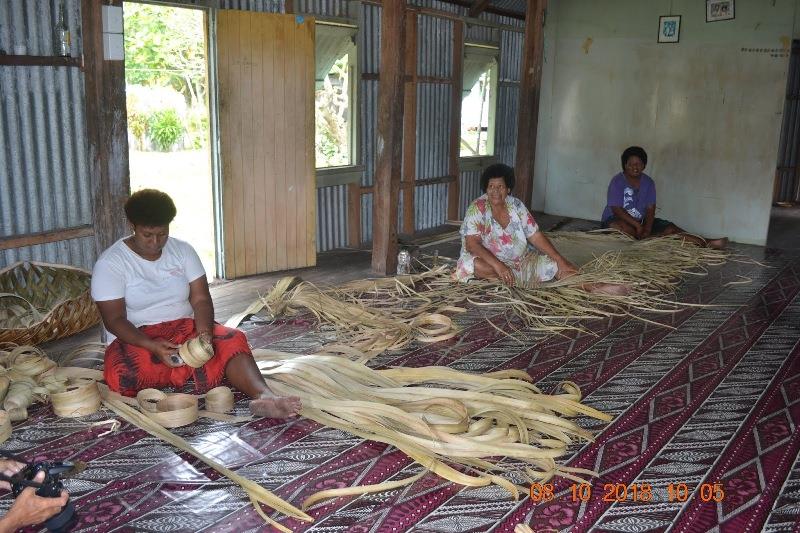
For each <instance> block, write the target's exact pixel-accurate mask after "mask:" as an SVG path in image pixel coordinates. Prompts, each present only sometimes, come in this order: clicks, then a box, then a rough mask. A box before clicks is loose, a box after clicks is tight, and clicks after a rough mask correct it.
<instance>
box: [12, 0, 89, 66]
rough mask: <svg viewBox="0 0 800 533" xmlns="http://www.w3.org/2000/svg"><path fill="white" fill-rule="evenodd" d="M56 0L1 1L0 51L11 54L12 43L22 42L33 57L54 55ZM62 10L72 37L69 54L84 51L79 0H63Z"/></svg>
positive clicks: (77, 54) (76, 55)
mask: <svg viewBox="0 0 800 533" xmlns="http://www.w3.org/2000/svg"><path fill="white" fill-rule="evenodd" d="M58 6H59V2H58V0H37V1H27V2H23V1H20V0H0V50H3V51H4V52H6V53H7V54H13V53H14V46H17V45H24V46H25V48H26V50H27V54H28V55H33V56H52V55H56V49H55V44H54V41H55V39H54V35H55V34H54V31H53V28H54V27H55V25H56V21H57V20H58ZM64 10H65V11H66V15H67V26H68V27H69V30H70V36H71V38H72V53H71V54H70V55H72V56H73V57H78V56H80V55H81V51H82V50H83V43H82V42H81V32H80V21H81V14H80V0H66V1H65V2H64Z"/></svg>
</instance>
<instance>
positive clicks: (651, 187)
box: [601, 146, 728, 249]
mask: <svg viewBox="0 0 800 533" xmlns="http://www.w3.org/2000/svg"><path fill="white" fill-rule="evenodd" d="M646 165H647V152H645V151H644V149H643V148H641V147H639V146H631V147H629V148H626V149H625V151H624V152H622V172H620V173H619V174H617V175H616V176H614V177H613V178H611V183H609V184H608V201H607V203H606V208H605V210H604V211H603V216H602V218H601V226H602V227H603V228H614V229H617V230H619V231H621V232H623V233H626V234H628V235H630V236H631V237H633V238H634V239H646V238H647V237H661V236H664V235H674V234H681V235H683V238H684V239H686V240H687V241H689V242H692V243H694V244H696V245H698V246H707V247H709V248H716V249H722V248H725V247H726V246H727V245H728V238H727V237H723V238H721V239H704V238H703V237H699V236H697V235H692V234H690V233H686V232H685V231H684V230H682V229H681V228H679V227H678V226H676V225H675V224H673V223H672V222H670V221H669V220H664V219H662V218H656V184H655V183H654V182H653V179H652V178H651V177H650V176H648V175H647V174H645V173H644V167H645V166H646Z"/></svg>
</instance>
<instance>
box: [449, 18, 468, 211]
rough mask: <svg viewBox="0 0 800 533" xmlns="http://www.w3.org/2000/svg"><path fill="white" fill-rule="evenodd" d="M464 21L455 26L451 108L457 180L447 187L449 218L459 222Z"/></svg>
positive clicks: (452, 166)
mask: <svg viewBox="0 0 800 533" xmlns="http://www.w3.org/2000/svg"><path fill="white" fill-rule="evenodd" d="M463 72H464V21H461V20H459V21H457V22H455V23H454V24H453V100H452V103H451V106H450V169H449V174H450V175H451V176H453V177H454V178H455V181H453V182H452V183H451V184H450V186H449V187H447V218H448V219H450V220H458V208H459V205H458V201H459V195H460V192H461V169H460V168H459V155H460V152H461V98H462V97H463V96H464V95H463V94H462V86H463V85H464V74H463Z"/></svg>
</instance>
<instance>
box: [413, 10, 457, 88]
mask: <svg viewBox="0 0 800 533" xmlns="http://www.w3.org/2000/svg"><path fill="white" fill-rule="evenodd" d="M417 73H418V74H419V75H420V76H432V77H435V78H450V77H451V76H452V75H453V21H452V20H450V19H445V18H441V17H430V16H428V15H418V16H417Z"/></svg>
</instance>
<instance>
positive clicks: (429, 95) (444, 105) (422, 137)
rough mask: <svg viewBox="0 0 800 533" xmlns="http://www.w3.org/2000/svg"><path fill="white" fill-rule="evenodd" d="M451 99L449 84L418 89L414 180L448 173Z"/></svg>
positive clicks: (438, 176)
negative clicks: (415, 172) (415, 175)
mask: <svg viewBox="0 0 800 533" xmlns="http://www.w3.org/2000/svg"><path fill="white" fill-rule="evenodd" d="M452 99H453V88H452V86H451V85H449V84H447V85H446V84H442V83H419V84H418V85H417V139H416V141H417V179H424V178H440V177H442V176H446V175H447V173H448V171H449V160H450V105H451V101H452Z"/></svg>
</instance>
